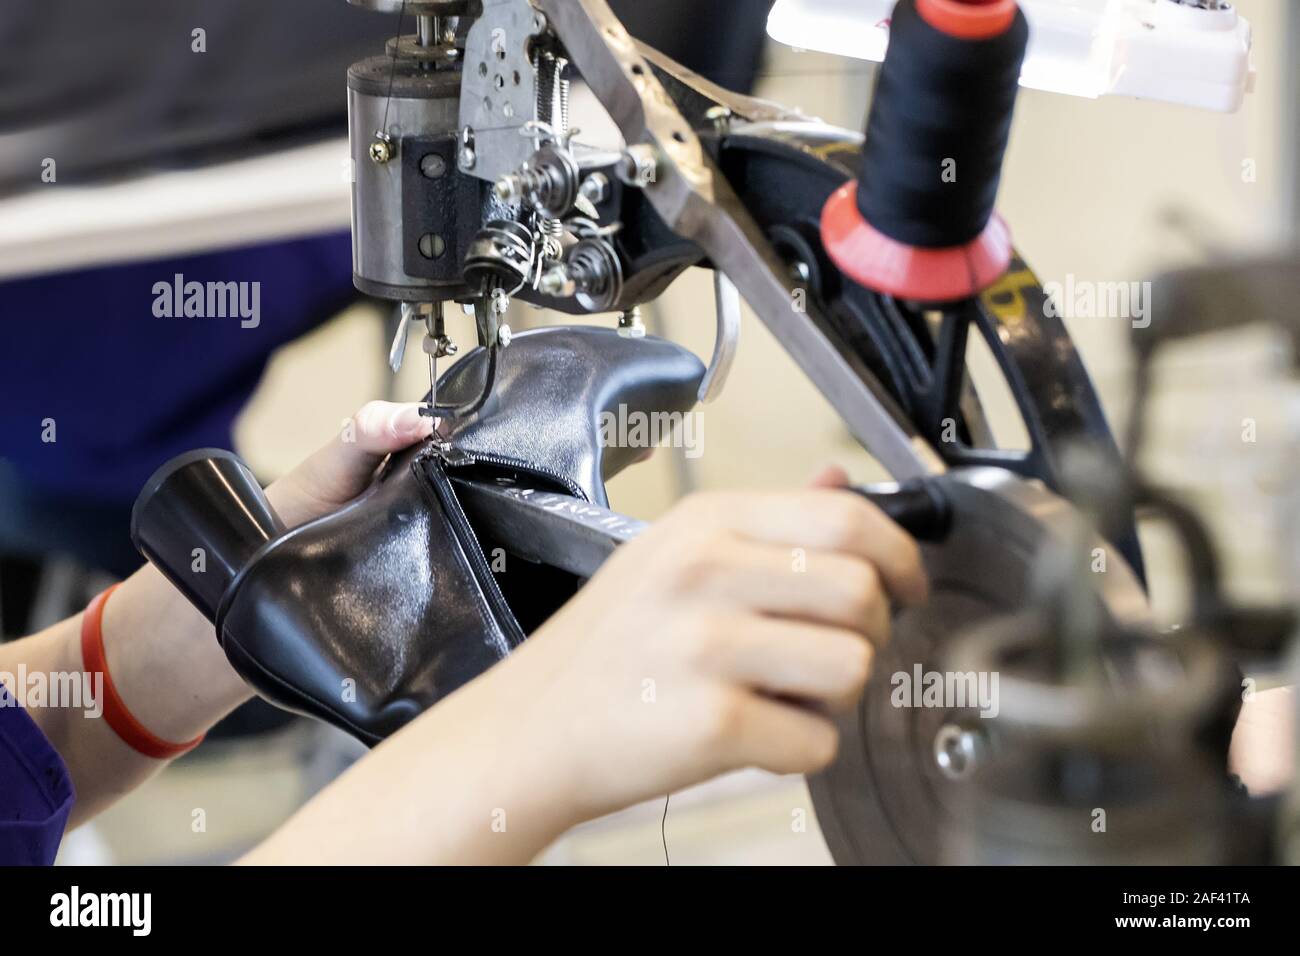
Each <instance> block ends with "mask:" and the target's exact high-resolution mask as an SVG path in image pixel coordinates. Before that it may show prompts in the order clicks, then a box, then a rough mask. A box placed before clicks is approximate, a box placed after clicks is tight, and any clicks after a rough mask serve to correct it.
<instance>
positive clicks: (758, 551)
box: [431, 475, 927, 822]
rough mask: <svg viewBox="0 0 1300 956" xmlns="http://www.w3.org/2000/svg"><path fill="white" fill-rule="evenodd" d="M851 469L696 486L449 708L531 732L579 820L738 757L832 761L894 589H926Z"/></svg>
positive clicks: (880, 639) (810, 763)
mask: <svg viewBox="0 0 1300 956" xmlns="http://www.w3.org/2000/svg"><path fill="white" fill-rule="evenodd" d="M837 484H842V480H838V479H837V477H836V476H834V475H828V476H823V479H821V480H820V481H819V485H820V487H818V488H816V489H813V490H807V491H799V492H791V493H739V494H730V493H728V494H723V493H710V494H700V495H695V496H692V497H690V498H688V499H686V500H685V501H683V502H682V503H681V504H679V505H678V506H677V507H676V508H674V509H673V510H672V511H671V512H670V513H669V514H668V515H667V516H666V517H665V518H663V519H662V520H661V521H659V522H657V523H656V524H654V525H653V526H652V528H651V529H650V530H649V531H647V532H646V533H645V534H643V535H642V536H641V537H640V538H638V539H637V540H635V541H633V542H631V543H629V544H627V545H625V546H624V547H622V548H620V549H619V551H618V552H617V553H616V554H615V555H614V556H613V557H612V558H611V559H610V560H609V561H608V562H607V563H606V565H605V566H604V567H602V568H601V570H600V572H599V573H598V574H597V575H596V576H595V577H594V578H593V579H592V580H591V582H590V583H589V584H588V585H587V586H586V587H585V588H584V589H583V590H582V591H581V592H580V593H579V594H578V596H577V597H576V598H574V599H573V600H572V601H571V602H570V603H569V604H567V605H566V606H565V607H564V608H563V609H562V610H561V611H559V612H558V613H557V614H556V615H555V616H554V617H553V618H552V619H551V620H550V621H548V622H547V623H546V624H545V625H544V626H543V627H542V628H541V629H540V630H539V631H538V632H537V633H536V634H535V635H534V636H533V637H532V638H531V639H530V640H529V641H528V642H526V643H525V644H524V646H523V647H521V648H520V649H519V650H518V651H516V652H515V653H514V654H513V655H512V656H511V657H510V658H508V659H507V660H506V661H505V662H503V663H502V664H501V665H499V666H498V667H496V668H494V669H493V670H492V671H490V672H488V673H487V674H486V675H484V676H483V677H482V678H480V679H479V680H477V681H475V682H474V683H473V684H471V685H469V686H468V687H466V688H464V689H463V690H462V691H461V692H460V694H459V695H453V698H451V699H449V700H448V701H447V703H448V704H451V705H452V706H451V707H449V708H447V710H448V713H450V711H451V710H452V709H455V710H457V711H460V713H459V715H458V717H457V721H456V723H457V727H459V728H467V727H475V726H477V727H479V728H493V729H491V730H489V731H488V732H487V735H486V737H485V738H484V740H485V741H486V740H496V741H497V742H498V744H497V745H498V746H499V745H500V742H501V741H504V740H507V739H509V738H511V737H514V738H517V739H518V738H522V745H523V747H524V748H525V749H526V750H527V751H528V754H529V758H528V764H529V765H530V766H535V767H544V768H549V769H546V770H539V771H538V772H545V773H547V774H548V775H549V776H550V777H551V778H552V780H553V781H559V782H560V783H561V785H562V786H563V788H564V790H563V793H562V794H560V795H557V796H555V797H554V799H555V800H557V801H563V802H565V803H566V804H567V805H570V806H572V807H574V808H576V812H577V816H578V818H579V819H585V818H588V817H592V816H595V815H598V814H602V813H605V812H608V811H610V810H613V809H616V808H619V807H622V806H626V805H628V804H630V803H633V802H635V801H637V800H640V799H644V798H648V797H651V796H654V795H656V794H663V793H666V792H669V791H672V790H675V789H678V788H680V787H684V786H687V785H690V784H694V783H698V782H700V781H703V780H706V779H708V778H710V777H713V776H715V775H717V774H720V773H723V772H726V771H729V770H732V769H736V768H740V767H746V766H756V767H761V768H764V769H766V770H770V771H774V772H777V773H808V772H811V771H815V770H818V769H819V768H821V767H824V766H826V764H828V763H829V762H830V761H831V760H832V759H833V758H834V756H835V752H836V746H837V739H836V730H835V727H834V725H833V724H832V723H831V721H830V720H829V719H828V718H827V716H826V712H827V711H830V710H834V709H836V708H842V707H847V706H849V705H851V704H852V703H853V702H855V701H856V699H857V698H858V696H859V694H860V692H861V691H862V688H863V686H864V684H865V682H866V680H867V677H868V675H869V673H870V668H871V663H872V658H873V655H874V649H875V648H879V647H881V646H883V645H884V644H885V643H886V642H887V641H888V640H889V628H890V608H891V603H892V602H897V603H900V604H914V603H917V602H919V601H922V600H924V598H925V597H926V593H927V582H926V578H925V574H924V571H923V570H922V566H921V561H920V553H919V550H918V548H917V545H916V544H915V542H913V540H912V539H911V538H910V537H909V536H908V535H907V534H905V533H904V532H903V531H902V530H901V529H900V528H899V527H898V526H897V525H895V524H894V523H893V522H891V521H890V520H889V519H888V518H886V517H885V516H884V514H883V513H881V512H880V511H879V510H878V509H876V508H875V507H874V506H872V505H870V504H869V503H867V502H866V501H864V500H863V499H862V498H860V497H858V496H857V495H854V494H852V493H848V492H845V491H843V490H836V489H835V488H834V487H832V486H834V485H837ZM507 573H509V572H508V571H507ZM457 696H463V698H467V699H462V700H461V701H459V702H456V703H453V701H454V700H455V698H456V697H457ZM467 705H468V706H467ZM440 709H442V708H441V707H440V708H435V709H434V712H433V714H432V715H431V717H432V719H434V720H437V719H438V711H439V710H440ZM467 711H468V712H467ZM503 721H504V724H505V726H502V722H503ZM475 736H477V735H475ZM521 759H523V758H521ZM535 782H540V781H535ZM570 822H572V821H570Z"/></svg>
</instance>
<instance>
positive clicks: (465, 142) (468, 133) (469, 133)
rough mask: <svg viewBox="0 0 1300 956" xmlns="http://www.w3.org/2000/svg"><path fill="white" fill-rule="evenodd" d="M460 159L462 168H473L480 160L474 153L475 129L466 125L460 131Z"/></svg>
mask: <svg viewBox="0 0 1300 956" xmlns="http://www.w3.org/2000/svg"><path fill="white" fill-rule="evenodd" d="M458 155H459V161H460V168H461V169H473V168H474V164H475V163H477V162H478V156H477V155H475V153H474V129H473V127H470V126H466V127H465V128H464V129H463V130H461V131H460V152H459V154H458Z"/></svg>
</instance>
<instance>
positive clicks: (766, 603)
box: [678, 535, 890, 647]
mask: <svg viewBox="0 0 1300 956" xmlns="http://www.w3.org/2000/svg"><path fill="white" fill-rule="evenodd" d="M679 574H680V577H679V579H678V580H679V582H680V583H679V587H678V592H679V593H680V594H682V595H684V596H699V597H702V598H703V599H704V600H706V601H709V602H717V603H719V604H721V605H722V606H724V607H743V608H747V609H749V610H752V611H757V612H760V613H762V614H769V615H773V616H777V617H783V618H792V619H797V620H801V621H807V622H815V623H819V624H825V625H829V626H831V627H837V628H843V629H845V630H849V631H854V632H856V633H858V634H860V635H862V636H863V637H866V638H867V639H868V640H870V641H871V642H872V643H873V644H875V645H876V646H878V647H884V646H885V645H886V644H887V643H888V642H889V619H890V605H889V595H888V594H887V592H886V590H885V585H884V582H883V581H882V580H881V575H880V572H879V571H877V570H876V567H875V566H874V565H873V564H872V563H871V562H870V561H866V560H864V559H862V558H860V557H857V556H855V555H850V554H845V553H843V552H836V551H804V550H803V549H794V550H793V552H792V550H791V549H788V548H781V547H777V546H775V545H769V544H763V543H760V542H755V541H747V540H743V539H740V538H737V537H734V536H732V535H727V536H725V537H721V538H719V539H717V540H714V541H711V542H709V543H708V544H707V545H704V546H701V548H700V549H699V550H697V551H695V552H694V553H692V554H691V555H690V557H689V558H688V559H686V560H684V561H683V562H682V566H681V567H680V569H679Z"/></svg>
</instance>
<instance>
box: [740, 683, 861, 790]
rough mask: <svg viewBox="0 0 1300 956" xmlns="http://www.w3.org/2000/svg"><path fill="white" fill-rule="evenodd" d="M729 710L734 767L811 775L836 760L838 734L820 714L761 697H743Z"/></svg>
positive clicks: (832, 725)
mask: <svg viewBox="0 0 1300 956" xmlns="http://www.w3.org/2000/svg"><path fill="white" fill-rule="evenodd" d="M741 693H743V692H741ZM729 707H730V708H732V709H733V714H732V716H730V717H729V719H728V720H727V721H724V726H726V727H727V729H728V730H732V729H733V728H734V730H733V734H734V735H733V736H732V737H731V740H732V745H731V751H732V756H733V758H734V763H733V766H735V767H748V766H754V767H760V768H761V769H763V770H767V771H770V772H772V773H812V772H814V771H817V770H820V769H822V768H823V767H825V766H826V765H828V764H829V763H830V762H831V761H832V760H834V759H835V752H836V750H837V749H838V748H839V733H838V732H837V731H836V729H835V725H834V724H832V723H831V722H830V721H829V720H828V719H826V718H825V717H823V716H821V715H819V714H816V713H813V712H812V711H809V710H805V709H804V708H801V707H799V706H797V705H795V704H788V703H783V702H781V701H777V700H772V699H771V698H767V697H763V696H760V695H758V694H744V695H743V698H742V700H741V701H740V702H739V703H732V704H730V705H729Z"/></svg>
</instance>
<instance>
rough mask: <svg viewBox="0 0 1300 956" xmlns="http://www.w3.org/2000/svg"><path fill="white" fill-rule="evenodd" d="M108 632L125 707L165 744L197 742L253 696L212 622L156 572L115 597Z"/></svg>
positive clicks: (107, 648)
mask: <svg viewBox="0 0 1300 956" xmlns="http://www.w3.org/2000/svg"><path fill="white" fill-rule="evenodd" d="M102 628H103V640H104V652H105V657H106V661H107V669H108V672H109V673H110V674H111V675H112V679H113V682H114V684H115V685H116V687H117V690H118V693H119V694H120V696H121V698H122V701H123V703H124V704H125V706H126V708H127V709H128V710H129V711H130V712H131V714H132V716H133V717H134V718H135V719H136V720H137V721H139V722H140V723H141V724H142V725H143V726H144V727H145V728H146V729H147V730H148V731H149V732H151V733H152V734H154V735H156V736H157V737H160V738H162V739H164V740H173V741H185V740H190V739H192V738H194V737H197V736H198V735H200V734H203V733H205V732H206V731H207V730H208V729H209V728H210V727H211V726H212V725H213V724H214V723H216V722H217V721H218V720H220V719H221V718H222V717H223V716H225V715H226V714H227V713H229V712H230V711H231V710H233V709H234V708H235V707H237V706H238V705H239V704H241V703H243V702H244V701H245V700H247V699H248V698H249V697H250V696H251V694H250V692H249V690H248V686H247V685H246V684H245V683H244V681H243V680H242V679H241V678H240V677H239V675H238V674H237V673H235V670H234V668H232V667H231V666H230V663H229V662H228V661H227V660H226V656H225V653H224V652H223V651H222V650H221V646H220V644H219V643H218V642H217V638H216V635H215V633H214V630H213V626H212V624H211V622H209V621H208V620H207V619H206V618H205V617H203V615H202V614H200V613H199V612H198V610H196V609H195V608H194V607H193V606H192V605H191V604H190V603H189V602H188V601H186V600H185V598H184V597H182V596H181V595H180V593H179V592H178V591H176V589H175V588H174V587H172V585H171V584H170V583H169V582H168V581H167V580H166V579H165V578H163V576H162V575H161V574H160V573H159V572H158V571H157V570H156V569H154V568H153V567H145V568H142V569H141V570H140V571H138V572H136V573H135V574H133V575H132V576H131V577H130V578H128V579H127V580H126V581H124V582H123V583H122V585H121V586H120V587H119V588H117V590H115V591H114V592H113V595H112V598H111V600H109V601H108V603H107V604H106V605H105V606H104V612H103V623H102Z"/></svg>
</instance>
